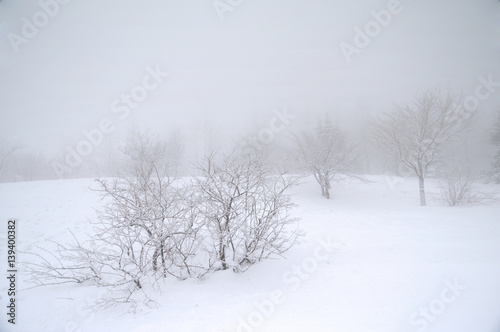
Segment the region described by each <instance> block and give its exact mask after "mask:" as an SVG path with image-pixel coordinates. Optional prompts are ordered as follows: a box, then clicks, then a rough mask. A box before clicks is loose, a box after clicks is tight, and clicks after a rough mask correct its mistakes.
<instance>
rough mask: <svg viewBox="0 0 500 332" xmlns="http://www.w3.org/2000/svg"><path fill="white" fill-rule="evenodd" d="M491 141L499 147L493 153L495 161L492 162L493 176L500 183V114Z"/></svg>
mask: <svg viewBox="0 0 500 332" xmlns="http://www.w3.org/2000/svg"><path fill="white" fill-rule="evenodd" d="M491 141H492V143H493V145H494V146H495V147H496V148H497V151H496V152H495V153H494V155H493V161H492V162H491V168H492V170H491V177H492V179H493V181H494V182H495V183H499V184H500V115H499V116H498V119H497V121H496V123H495V126H494V127H493V131H492V133H491Z"/></svg>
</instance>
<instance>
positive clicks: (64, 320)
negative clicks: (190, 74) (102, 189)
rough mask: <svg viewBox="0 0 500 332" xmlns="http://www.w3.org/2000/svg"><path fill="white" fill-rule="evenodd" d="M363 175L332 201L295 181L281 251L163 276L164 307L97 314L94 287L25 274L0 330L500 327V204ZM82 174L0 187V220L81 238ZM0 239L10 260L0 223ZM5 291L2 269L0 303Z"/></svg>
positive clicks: (88, 211)
mask: <svg viewBox="0 0 500 332" xmlns="http://www.w3.org/2000/svg"><path fill="white" fill-rule="evenodd" d="M363 179H364V180H363V181H361V180H346V181H344V182H343V183H342V184H340V185H336V186H334V188H333V190H332V199H331V200H325V199H324V198H323V197H321V195H320V193H319V192H318V190H319V188H318V186H317V184H316V183H315V182H314V180H313V179H312V178H311V179H309V181H308V182H307V183H306V184H304V185H303V186H301V187H299V188H297V190H296V191H297V193H296V195H295V196H294V201H295V202H296V203H297V204H298V207H297V209H296V210H295V214H296V215H297V216H300V217H302V221H301V228H302V229H303V230H304V231H305V232H306V233H307V234H306V235H305V236H304V237H303V238H302V240H301V243H300V244H299V245H297V246H295V247H293V248H292V249H291V250H290V251H288V252H287V253H286V254H285V257H284V258H281V259H278V260H268V261H265V262H262V263H259V264H257V265H255V266H252V267H251V268H250V269H249V270H248V271H247V272H245V273H242V274H236V273H233V272H232V271H224V272H217V273H214V274H211V275H209V276H208V277H207V278H205V279H203V280H194V279H193V280H186V281H178V280H175V279H172V278H169V279H168V280H167V282H166V285H165V293H164V294H162V295H161V297H160V298H159V303H160V307H159V308H158V309H147V308H140V309H139V310H138V312H136V313H135V314H132V313H124V310H125V309H123V308H120V307H117V308H113V309H108V310H106V311H99V312H93V311H92V308H91V303H92V301H94V300H95V299H96V298H98V297H99V294H100V291H99V290H98V289H96V288H94V287H89V286H85V285H75V284H66V285H61V286H49V287H43V288H35V289H27V288H28V287H29V286H28V285H26V284H24V283H21V284H19V285H18V289H19V292H18V297H17V300H18V307H17V313H18V316H17V324H16V326H15V328H12V327H11V326H10V324H8V323H7V322H6V318H5V313H4V314H2V317H3V318H2V319H1V321H0V331H26V332H30V331H46V332H51V331H54V332H55V331H82V332H83V331H89V332H90V331H144V332H146V331H349V332H371V331H373V332H375V331H377V332H378V331H384V332H412V331H430V332H432V331H443V332H444V331H446V332H449V331H453V332H470V331H480V332H498V331H500V282H499V280H500V255H499V254H500V241H499V239H500V218H499V212H500V203H498V202H492V203H489V204H486V205H476V206H468V207H454V208H451V207H448V206H445V205H444V204H443V203H441V202H440V200H439V199H438V198H437V193H438V189H437V186H436V183H435V182H434V181H433V180H429V181H428V190H429V196H430V199H429V203H430V204H429V205H430V206H428V207H425V208H422V207H420V206H418V190H417V180H416V179H414V178H397V177H386V176H367V177H364V178H363ZM91 185H92V180H90V179H81V180H63V181H39V182H25V183H6V184H0V220H4V221H6V220H8V218H17V220H18V241H17V244H18V248H19V249H20V250H24V251H29V250H34V249H35V248H36V247H35V246H37V245H38V246H42V247H43V246H46V245H47V243H46V240H47V239H51V240H56V241H62V242H64V241H66V240H69V238H68V232H67V229H68V228H69V229H71V230H72V231H73V232H74V233H75V234H77V235H79V236H83V235H84V233H85V232H86V231H88V230H89V229H90V227H89V221H92V220H94V218H95V213H94V210H93V209H94V208H98V207H99V206H100V204H102V203H101V202H100V200H99V195H98V193H96V192H94V191H91V190H89V186H91ZM483 189H485V190H490V191H491V190H496V191H498V186H494V185H491V186H485V188H483ZM2 224H3V225H5V223H2ZM0 243H1V248H2V249H1V253H2V254H1V255H2V262H5V261H6V254H5V248H6V232H5V231H3V230H2V231H1V232H0ZM23 258H26V256H24V255H22V254H18V260H20V261H21V260H23ZM2 266H5V265H4V264H3V263H2ZM6 298H7V283H6V279H5V278H2V279H1V283H0V302H1V303H2V307H3V308H4V309H3V310H4V311H5V305H4V304H5V301H6Z"/></svg>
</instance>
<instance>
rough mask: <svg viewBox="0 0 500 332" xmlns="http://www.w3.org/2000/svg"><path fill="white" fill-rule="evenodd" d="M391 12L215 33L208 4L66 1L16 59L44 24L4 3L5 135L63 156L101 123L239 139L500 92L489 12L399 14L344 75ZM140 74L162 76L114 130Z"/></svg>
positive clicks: (235, 12) (265, 15) (316, 17)
mask: <svg viewBox="0 0 500 332" xmlns="http://www.w3.org/2000/svg"><path fill="white" fill-rule="evenodd" d="M61 1H62V0H61ZM47 2H48V3H50V2H51V1H49V0H46V1H42V2H41V3H47ZM228 2H230V1H228V0H224V1H220V3H228ZM390 2H391V1H379V0H370V1H349V0H307V1H306V0H303V1H298V0H274V1H270V0H251V1H240V4H239V5H235V6H234V7H232V11H227V12H224V13H223V14H222V17H223V18H224V20H222V19H221V15H220V14H221V13H220V12H219V13H218V12H217V10H216V9H215V7H214V2H213V1H212V0H203V1H201V0H191V1H187V0H182V1H170V0H143V1H131V0H120V1H118V0H106V1H77V0H72V1H69V3H67V4H64V5H62V4H61V5H59V7H60V8H59V9H58V11H57V12H56V13H55V14H54V15H53V17H49V19H48V22H45V23H46V25H45V26H43V27H41V28H39V29H38V32H37V33H36V35H34V36H32V37H30V38H26V39H25V42H23V43H21V44H17V46H16V45H14V44H15V43H13V42H12V38H13V37H12V36H13V34H16V35H18V36H23V26H24V25H26V20H25V21H23V17H26V19H27V21H29V22H31V23H33V16H34V15H35V17H37V18H38V19H41V20H43V14H40V11H41V10H43V9H42V7H41V5H40V3H39V2H38V1H32V0H29V1H28V0H24V1H14V0H2V1H1V2H0V24H1V25H0V29H1V35H2V38H1V39H0V50H1V51H0V57H1V61H0V69H1V74H0V102H1V110H0V112H1V113H0V131H1V132H2V136H4V137H9V138H10V139H11V140H15V141H21V142H24V143H27V144H29V145H31V146H33V147H36V148H41V147H51V151H52V152H54V153H58V149H59V150H61V149H62V147H63V146H64V145H66V144H69V143H72V142H73V143H74V142H76V141H78V140H80V139H81V138H82V136H81V131H82V130H89V129H92V128H95V127H97V126H98V124H99V122H100V121H101V120H102V119H103V118H109V119H111V120H112V121H113V123H114V125H116V127H117V128H118V129H122V128H129V127H130V126H131V125H133V124H138V123H139V124H141V125H144V126H146V127H150V128H153V129H156V130H160V129H163V128H169V127H171V126H172V125H174V124H177V125H180V126H181V127H184V128H188V129H189V130H194V129H195V128H197V126H198V127H199V125H200V124H202V123H203V122H204V121H205V119H207V118H210V119H212V121H213V122H214V123H216V124H219V123H220V124H221V126H222V127H223V128H226V129H225V130H235V131H238V130H241V129H244V128H246V127H247V126H248V125H249V124H252V123H254V124H255V122H259V121H262V119H266V118H267V117H271V116H272V115H273V113H272V110H273V109H274V108H281V107H285V106H286V107H287V108H288V109H289V110H290V111H291V112H294V113H296V114H305V113H307V112H316V111H319V112H323V111H328V112H330V113H331V114H332V117H333V118H334V119H336V120H337V121H339V122H340V123H341V124H345V125H346V126H352V125H353V123H355V121H356V120H358V119H364V118H365V116H366V115H367V114H372V113H375V112H381V111H387V110H390V109H391V107H392V104H393V102H402V101H406V100H408V99H409V98H410V97H411V96H412V95H414V94H415V93H418V92H421V91H423V90H425V89H428V88H431V87H433V86H436V85H437V84H441V85H447V84H449V85H450V86H451V87H452V88H454V89H457V90H461V91H463V92H464V93H465V94H466V95H467V94H473V93H474V89H475V88H476V86H477V85H478V84H479V82H478V77H480V76H481V75H482V76H484V77H488V75H493V76H492V77H493V78H494V80H495V81H500V66H499V64H500V3H499V2H498V1H494V0H418V1H417V0H413V1H410V0H401V1H400V3H399V5H398V7H397V8H398V13H397V14H393V15H392V16H391V18H390V23H389V24H388V25H387V26H386V27H381V29H380V30H381V31H380V33H378V34H376V35H375V36H374V37H372V38H370V44H369V45H368V46H367V47H366V48H363V49H360V52H359V54H354V55H352V57H351V61H350V62H348V61H347V59H346V57H345V56H344V54H343V53H342V51H341V47H340V45H341V43H343V42H344V43H348V44H351V45H353V46H355V44H354V38H355V28H356V27H359V28H360V29H364V28H365V26H366V25H367V24H368V23H370V22H372V21H373V20H374V18H373V16H372V14H371V12H372V11H375V12H380V11H381V10H386V9H388V3H390ZM392 2H394V0H393V1H392ZM232 3H235V4H237V3H238V1H236V0H233V1H232ZM395 3H397V1H395ZM50 8H52V9H54V7H53V6H52V7H50ZM37 15H38V16H37ZM42 23H44V22H42ZM24 29H25V30H26V27H24ZM9 36H10V37H9ZM23 38H24V37H23ZM16 48H18V52H16V50H15V49H16ZM148 67H149V68H151V69H155V68H160V69H161V70H162V71H164V72H168V73H169V76H168V77H167V78H165V79H164V80H163V81H162V82H161V84H159V85H158V87H156V88H155V89H153V90H151V91H149V92H148V95H147V97H146V99H145V100H144V101H142V102H140V103H139V105H138V106H137V108H135V109H133V110H132V111H131V113H130V116H129V117H127V118H126V119H120V118H119V117H118V114H117V113H113V111H112V105H113V102H114V101H115V100H117V99H119V98H120V96H121V95H122V94H123V93H130V92H131V90H132V89H133V88H134V87H136V86H137V85H140V84H142V82H143V79H144V78H145V76H146V75H147V74H148V71H147V68H148ZM499 95H500V87H499V88H498V91H495V93H494V94H493V95H492V96H491V98H489V99H487V100H485V101H483V102H482V103H481V105H480V110H481V112H483V114H494V113H495V112H496V111H497V110H498V108H499V105H500V98H499ZM256 118H257V120H256ZM489 118H491V116H489ZM484 119H488V116H486V115H485V117H484ZM483 121H484V120H483ZM488 121H489V120H488ZM61 153H62V151H61Z"/></svg>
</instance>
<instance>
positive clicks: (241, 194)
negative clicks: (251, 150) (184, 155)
mask: <svg viewBox="0 0 500 332" xmlns="http://www.w3.org/2000/svg"><path fill="white" fill-rule="evenodd" d="M199 170H200V171H201V176H200V177H198V178H197V179H196V186H197V188H198V189H197V191H198V192H199V195H200V197H199V199H198V200H199V202H200V203H199V204H198V208H199V211H200V212H199V213H200V215H202V216H203V218H204V224H205V226H206V227H207V229H208V233H209V234H210V239H211V243H210V244H209V247H211V249H210V250H209V251H210V254H211V255H212V256H213V257H214V260H217V262H218V263H219V267H218V268H220V269H223V270H225V269H228V268H232V269H233V270H235V271H243V270H245V269H247V268H248V267H249V266H250V265H252V264H254V263H256V262H258V261H261V260H263V259H266V258H268V257H270V256H273V255H281V254H282V253H284V252H285V251H286V250H288V249H289V248H290V247H291V246H292V245H293V244H295V242H296V239H297V237H298V236H299V235H300V232H299V231H298V230H297V229H296V227H294V226H293V225H294V224H295V222H296V221H297V219H296V218H294V217H292V216H291V214H290V211H291V209H292V207H293V204H292V202H291V200H290V197H289V195H288V194H287V190H288V189H290V188H291V187H292V186H294V185H295V184H296V183H297V177H294V176H291V175H287V174H286V173H284V172H280V171H276V170H274V171H273V170H272V169H271V168H270V167H269V165H268V164H267V163H266V162H265V161H264V160H263V157H262V156H261V155H255V154H246V155H243V156H241V155H240V156H237V155H236V153H235V152H233V154H231V155H229V156H226V157H224V158H223V159H222V161H221V162H220V163H217V162H216V161H215V158H214V155H213V154H212V155H210V156H208V157H207V158H206V159H205V162H204V163H203V164H200V165H199Z"/></svg>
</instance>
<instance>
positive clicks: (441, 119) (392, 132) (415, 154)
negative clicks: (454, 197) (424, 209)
mask: <svg viewBox="0 0 500 332" xmlns="http://www.w3.org/2000/svg"><path fill="white" fill-rule="evenodd" d="M472 119H473V117H472V114H471V113H467V112H466V110H465V108H464V107H463V103H462V97H461V96H460V95H458V94H455V93H452V92H451V91H449V90H447V91H445V92H443V91H442V90H441V89H439V88H435V89H431V90H428V91H426V92H424V93H423V94H421V95H419V96H417V97H415V99H414V100H413V101H412V102H411V103H408V104H402V105H396V108H395V111H394V112H392V113H386V114H384V115H383V116H381V117H379V118H377V119H376V120H374V121H373V123H372V124H371V126H370V127H369V130H370V133H371V137H372V142H373V144H375V145H376V146H377V147H378V148H380V149H381V150H382V151H384V152H385V153H387V154H388V155H389V156H392V157H394V158H397V159H398V160H399V161H400V162H401V163H402V164H403V165H404V166H406V167H408V168H409V169H411V170H413V171H414V172H415V174H416V175H417V176H418V179H419V188H420V205H422V206H425V205H426V197H425V177H426V172H427V170H428V168H429V166H430V165H431V164H432V163H433V162H435V161H436V160H438V159H439V158H440V155H439V151H440V148H441V147H442V145H443V144H444V143H446V142H448V141H449V140H450V139H452V138H453V137H454V136H456V135H457V134H459V133H460V132H462V131H464V130H465V129H467V128H468V127H469V125H470V124H471V123H472Z"/></svg>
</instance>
